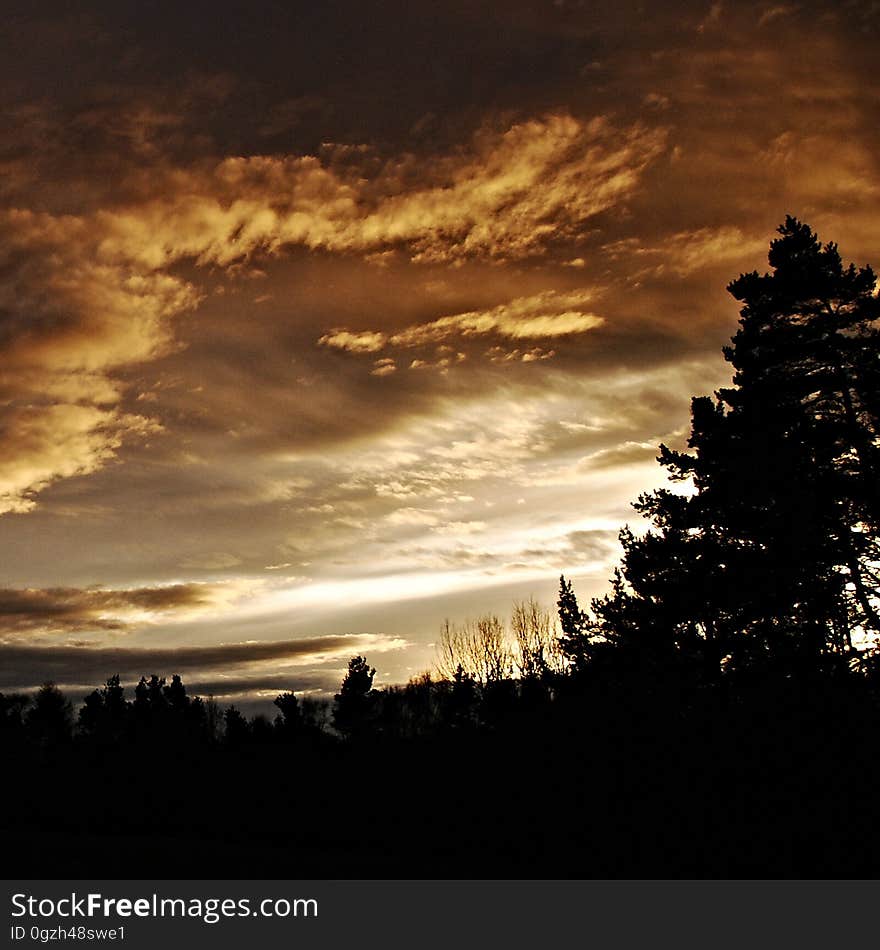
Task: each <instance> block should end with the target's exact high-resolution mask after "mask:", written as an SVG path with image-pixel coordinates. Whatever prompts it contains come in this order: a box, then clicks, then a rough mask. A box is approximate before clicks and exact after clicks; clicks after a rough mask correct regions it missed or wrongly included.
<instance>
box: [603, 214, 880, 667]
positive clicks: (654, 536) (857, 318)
mask: <svg viewBox="0 0 880 950" xmlns="http://www.w3.org/2000/svg"><path fill="white" fill-rule="evenodd" d="M779 233H780V235H781V237H780V238H778V239H777V240H774V241H773V242H772V244H771V248H770V255H769V261H770V264H771V266H772V267H773V269H774V270H773V272H772V273H768V274H764V275H758V274H757V273H751V274H744V275H742V276H741V277H739V278H738V279H737V280H735V281H733V283H731V284H730V286H729V288H728V289H729V290H730V292H731V293H732V294H733V296H734V297H736V298H737V299H738V300H740V301H742V302H743V303H744V306H743V308H742V310H741V320H740V329H739V331H738V332H737V334H736V335H735V336H734V337H733V340H732V345H731V346H729V347H726V348H725V350H724V355H725V358H726V359H727V360H728V361H729V362H730V363H731V364H732V365H733V367H734V369H735V371H736V372H735V375H734V377H733V386H732V387H730V388H727V389H722V390H720V391H719V392H718V393H717V394H716V398H715V399H714V400H713V399H711V398H709V397H699V398H695V399H694V400H693V402H692V410H691V436H690V440H689V442H688V445H689V448H690V449H691V451H690V452H678V451H673V450H671V449H669V448H668V447H666V446H661V448H660V456H659V461H660V462H661V464H663V465H664V466H665V467H666V468H667V469H668V470H669V472H670V475H671V477H672V478H673V479H674V480H679V481H684V480H688V479H689V480H691V481H692V484H693V487H694V489H695V491H694V492H693V493H692V494H681V493H677V492H673V491H671V490H670V489H660V490H658V491H655V492H653V493H651V494H648V495H643V496H642V497H641V498H640V499H639V501H638V502H637V503H636V505H635V508H636V509H637V510H638V511H640V512H641V513H642V514H644V515H645V516H647V517H648V518H650V519H651V521H652V523H653V530H652V531H649V532H648V533H647V534H646V535H645V536H644V537H639V538H637V537H635V536H634V535H633V534H632V532H630V531H628V530H624V531H623V532H622V533H621V542H622V545H623V548H624V556H623V564H622V574H621V577H620V578H618V583H617V584H616V586H615V589H614V590H613V591H612V593H611V594H610V595H609V596H607V597H605V598H603V599H602V600H600V601H596V602H594V608H595V610H596V612H597V615H598V618H599V622H600V627H601V628H602V630H603V632H604V633H605V635H606V637H607V638H608V639H609V640H610V641H612V642H618V643H621V644H624V643H625V644H630V645H631V644H633V643H636V644H638V646H639V650H640V653H639V655H640V658H641V661H642V662H645V661H652V660H656V661H657V662H658V663H660V664H661V665H667V666H668V665H670V664H673V665H675V664H676V663H684V664H688V663H697V662H699V663H700V664H701V666H702V669H703V672H704V675H705V676H706V678H707V680H709V681H717V680H718V679H719V678H720V677H721V675H722V671H723V670H724V669H731V670H753V669H775V670H779V671H783V672H792V671H816V670H818V669H820V668H824V667H828V666H829V665H830V666H832V667H833V666H834V665H835V664H836V665H837V666H838V667H842V666H843V665H845V664H846V662H847V661H848V660H849V658H850V657H851V655H852V653H853V650H854V645H853V637H854V634H855V633H856V632H864V631H866V630H873V631H874V632H878V631H880V623H878V615H877V606H876V605H877V599H876V598H877V593H878V582H877V576H876V563H877V560H878V554H880V550H878V545H877V525H878V519H877V511H878V508H877V477H876V473H877V471H878V469H877V444H878V443H877V439H878V434H880V426H878V414H877V408H878V385H877V384H878V378H880V376H878V373H880V369H878V352H880V348H878V343H880V336H878V329H877V327H876V325H875V321H876V319H877V316H878V313H880V309H878V301H877V298H876V296H874V287H875V278H874V274H873V272H872V271H871V270H870V269H869V268H862V269H856V268H855V267H854V266H853V265H850V266H849V267H847V268H845V267H844V266H843V264H842V263H841V260H840V256H839V254H838V252H837V248H836V246H835V245H834V244H826V245H824V246H823V245H822V244H820V242H819V241H818V239H817V238H816V237H815V235H814V234H813V233H812V231H811V230H810V228H809V227H808V226H807V225H805V224H802V223H800V222H799V221H797V220H796V219H794V218H791V217H789V218H787V219H786V222H785V224H784V225H782V226H781V227H780V228H779Z"/></svg>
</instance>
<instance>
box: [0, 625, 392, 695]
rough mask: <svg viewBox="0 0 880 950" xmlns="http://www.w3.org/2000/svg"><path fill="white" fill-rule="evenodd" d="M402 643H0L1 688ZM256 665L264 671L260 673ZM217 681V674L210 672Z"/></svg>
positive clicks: (240, 668)
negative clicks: (51, 645) (100, 644)
mask: <svg viewBox="0 0 880 950" xmlns="http://www.w3.org/2000/svg"><path fill="white" fill-rule="evenodd" d="M405 643H406V641H404V640H402V639H399V638H392V637H383V636H379V635H375V634H343V635H338V636H325V637H308V638H303V639H301V640H280V641H259V642H245V643H221V644H217V645H213V646H183V647H162V648H158V647H157V648H153V647H78V646H55V647H51V648H48V647H38V646H24V645H19V644H11V643H0V688H2V689H10V688H17V689H21V688H28V687H32V686H34V685H38V684H40V683H42V682H45V681H46V680H53V681H54V682H56V683H59V684H65V683H67V684H71V683H72V684H94V685H98V684H100V683H102V682H103V681H104V680H106V679H107V677H108V676H112V675H114V674H117V673H118V674H119V675H120V677H121V678H122V680H123V681H124V682H129V683H130V682H136V681H137V680H138V679H139V678H140V677H141V676H142V675H147V676H149V675H151V674H152V673H156V674H158V675H169V674H172V673H178V674H181V675H182V676H183V675H184V674H188V673H195V674H198V675H200V676H204V675H205V673H206V671H210V670H214V671H220V670H222V671H224V672H225V673H227V674H229V675H232V676H241V675H242V673H243V672H247V675H248V676H253V675H265V674H266V673H269V672H272V671H273V670H275V671H277V669H278V667H279V666H281V667H284V666H290V667H297V666H302V665H304V664H309V663H321V662H325V661H327V660H331V659H336V658H341V657H346V656H352V655H354V654H356V653H363V652H366V651H369V652H371V653H377V652H384V651H388V650H397V649H400V648H401V647H403V646H405ZM260 664H263V665H265V666H266V669H264V670H260V669H258V668H257V667H259V665H260ZM215 678H216V674H215Z"/></svg>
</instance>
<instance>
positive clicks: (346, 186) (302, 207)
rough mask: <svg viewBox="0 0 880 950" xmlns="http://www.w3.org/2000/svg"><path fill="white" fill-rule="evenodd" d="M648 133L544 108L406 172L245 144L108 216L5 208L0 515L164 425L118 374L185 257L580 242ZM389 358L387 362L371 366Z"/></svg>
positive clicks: (523, 326)
mask: <svg viewBox="0 0 880 950" xmlns="http://www.w3.org/2000/svg"><path fill="white" fill-rule="evenodd" d="M156 121H158V122H159V125H160V126H161V127H163V128H164V127H166V126H167V125H168V123H167V122H165V120H164V119H162V117H161V116H159V117H157V119H156ZM172 125H173V123H172ZM663 143H664V133H663V132H662V131H660V130H650V129H645V128H642V127H640V126H632V127H627V128H618V127H616V126H614V125H613V124H612V123H611V122H610V121H609V120H607V119H605V118H603V117H598V118H594V119H592V120H582V119H577V118H574V117H572V116H570V115H564V114H549V115H546V116H544V117H542V118H538V119H532V120H528V121H524V122H518V123H515V124H513V125H510V126H509V127H508V128H506V129H504V130H502V131H498V130H492V129H483V130H481V131H479V132H478V133H477V135H476V136H475V137H474V139H473V141H472V142H471V145H470V147H469V148H467V149H459V150H457V151H454V152H450V153H449V154H448V155H446V156H442V155H441V156H438V157H436V159H435V160H434V161H432V162H431V163H430V164H429V165H428V166H425V169H424V173H423V174H422V176H421V177H419V176H415V177H413V176H412V174H411V173H410V172H409V170H408V169H410V167H411V166H412V164H413V161H412V156H408V155H405V154H404V155H401V156H398V157H397V158H396V159H392V160H389V161H387V162H385V164H384V165H382V166H381V167H379V168H378V169H376V168H365V167H360V166H359V165H358V163H359V162H360V163H363V162H365V161H367V159H370V160H372V159H371V158H370V156H369V155H367V156H366V157H365V152H364V151H363V150H360V149H353V150H348V151H346V152H345V155H346V159H345V160H346V162H348V163H349V164H348V165H346V164H345V163H344V162H343V163H342V164H340V163H339V162H338V161H336V160H335V158H334V153H333V152H332V151H331V152H330V153H329V157H327V158H326V160H325V159H321V158H318V157H315V156H311V155H286V156H285V155H282V156H262V155H254V156H246V157H230V158H226V159H223V160H221V161H219V162H218V163H217V164H216V165H215V167H214V168H213V170H212V171H206V170H205V169H204V168H203V167H199V168H197V169H182V168H172V167H170V166H168V165H167V164H160V165H159V166H158V167H157V168H156V170H155V180H154V182H152V187H151V189H149V190H147V191H146V192H144V190H143V189H141V193H139V194H136V196H135V197H133V198H132V197H129V199H128V201H127V202H125V203H122V204H118V205H112V206H109V207H105V208H98V209H95V210H91V211H89V210H83V211H81V212H78V213H55V214H52V213H49V212H47V211H37V210H33V209H29V208H17V209H11V210H6V211H3V212H2V213H0V345H2V346H3V351H4V370H5V374H6V375H5V380H4V382H3V383H2V384H0V390H2V391H0V397H2V396H6V397H7V398H8V399H9V400H14V403H13V402H11V401H9V402H7V403H6V406H5V407H3V408H0V432H5V433H9V435H7V436H5V437H4V436H3V435H2V434H0V449H2V448H4V445H3V444H2V443H3V441H4V439H5V442H6V446H5V447H6V448H7V449H8V451H5V452H3V453H2V455H3V457H4V458H5V459H6V461H5V462H4V463H3V465H2V466H0V513H2V512H3V511H14V512H23V511H27V510H30V509H31V508H33V506H34V497H35V495H37V494H38V493H39V492H41V491H43V490H45V489H46V488H47V487H49V486H50V485H52V484H53V483H54V482H56V481H57V480H59V479H63V478H70V477H71V476H74V475H86V474H91V473H93V472H95V471H98V470H99V469H101V468H102V467H104V466H105V465H106V464H107V463H108V462H109V461H110V460H112V459H113V458H114V457H115V456H116V455H117V453H118V451H119V450H120V448H121V447H122V446H123V444H124V443H125V442H126V441H128V440H131V439H143V438H145V437H146V436H148V435H155V434H157V433H158V432H160V427H159V425H158V424H157V423H156V422H155V421H154V420H153V419H151V418H150V417H149V416H146V415H140V414H132V413H125V412H121V411H120V410H119V408H118V406H119V404H120V402H121V400H122V399H123V397H124V394H125V387H124V385H123V383H122V382H121V374H122V372H123V371H125V370H127V369H129V368H130V367H132V366H134V365H136V364H139V363H144V362H146V361H151V360H155V359H157V358H159V357H162V356H165V355H168V354H169V353H171V352H172V351H173V350H174V349H175V348H176V347H177V345H178V344H177V343H176V341H175V333H174V326H173V320H174V318H175V317H178V316H179V315H181V314H182V313H184V312H186V311H188V310H192V309H194V308H195V307H197V306H198V305H199V304H200V302H201V301H202V300H203V299H204V293H203V291H201V290H200V289H199V288H197V287H196V286H195V285H194V283H192V282H191V279H185V278H184V277H182V276H180V273H178V272H172V268H174V267H176V266H178V265H181V264H182V263H184V262H188V263H191V264H195V265H196V266H197V267H201V268H210V267H214V268H220V269H223V270H225V271H226V272H227V273H228V274H229V275H233V274H238V273H246V272H247V269H248V268H251V266H252V265H251V264H250V261H251V259H252V258H253V257H254V256H256V255H263V256H273V255H277V254H279V253H280V252H281V250H282V249H283V248H285V247H294V246H301V247H305V248H308V249H311V250H324V251H329V252H332V253H346V254H350V253H356V254H361V255H375V254H377V253H385V252H386V251H388V250H390V249H393V248H394V247H398V246H399V247H401V248H403V249H404V250H405V251H406V252H407V253H408V254H409V256H410V258H411V259H412V260H414V261H422V262H432V261H433V262H454V261H461V260H464V259H468V258H484V259H490V260H504V259H509V258H523V257H528V256H532V255H541V254H543V253H544V252H545V250H546V247H547V245H548V242H552V241H555V240H557V239H561V238H570V237H572V236H574V235H576V234H578V233H579V232H580V230H581V228H582V227H583V226H584V224H585V223H586V222H587V221H589V220H590V219H591V218H592V217H594V216H595V215H597V214H599V213H600V212H602V211H605V210H607V209H609V208H611V207H613V206H615V205H617V204H619V203H620V202H623V201H625V200H626V199H627V198H628V197H629V196H630V195H631V194H632V193H633V192H634V190H635V189H636V188H637V187H638V185H639V181H640V178H641V175H642V172H643V171H644V169H645V168H646V167H647V165H649V164H650V163H651V162H652V161H653V160H654V159H655V158H656V157H657V156H658V155H659V154H660V152H661V151H662V149H663ZM339 151H340V150H339V149H336V153H337V154H338V153H339ZM352 163H354V164H352ZM144 180H145V181H149V179H144ZM568 298H570V300H568ZM259 299H261V300H263V301H267V302H268V301H271V295H270V294H269V293H263V294H261V295H260V298H259ZM585 299H586V298H585V297H583V296H581V295H578V294H569V295H565V294H563V295H554V294H553V293H552V292H547V293H544V294H541V295H538V296H537V297H535V298H522V299H517V300H514V301H512V302H511V303H509V304H506V305H502V306H500V307H497V308H495V309H494V310H490V311H472V312H467V313H460V314H457V315H454V316H451V317H444V318H440V320H437V321H434V322H433V323H429V324H424V325H421V326H413V327H411V328H409V330H408V331H404V332H403V333H401V334H398V335H396V336H393V337H391V338H390V340H389V338H387V337H386V335H385V334H384V333H383V332H381V331H367V332H354V331H350V330H346V329H338V330H334V331H331V332H330V333H327V334H325V335H324V336H322V337H321V339H320V343H321V344H322V345H324V346H329V347H334V348H337V349H343V350H348V351H350V352H355V353H374V352H378V351H379V350H380V349H381V348H382V347H383V346H384V345H385V344H386V343H388V342H390V343H391V345H393V346H402V347H412V346H419V345H423V344H424V343H426V342H428V341H432V340H433V341H439V340H443V339H445V338H446V337H448V336H450V335H461V336H464V337H468V336H473V335H479V334H486V333H490V332H493V333H496V334H497V335H499V336H504V337H509V338H512V339H538V338H545V337H556V336H562V335H566V334H571V333H579V332H583V331H584V330H586V329H590V328H591V327H594V326H597V325H598V324H599V323H600V322H601V318H599V317H596V316H595V315H593V314H591V313H588V312H585V311H583V310H581V309H578V308H579V307H580V306H581V305H582V304H583V302H584V300H585ZM567 300H568V302H566V301H567ZM441 368H443V367H441ZM395 369H396V364H395V363H394V362H393V361H392V360H390V359H383V360H380V361H377V362H376V363H375V365H374V368H373V370H372V373H373V375H376V376H385V375H389V374H390V373H393V372H394V370H395ZM140 405H142V406H144V407H146V406H149V405H150V403H149V402H148V401H147V400H146V399H145V400H143V401H142V402H141V403H140ZM13 445H15V446H18V445H24V446H25V451H24V452H21V453H19V452H14V451H12V448H13Z"/></svg>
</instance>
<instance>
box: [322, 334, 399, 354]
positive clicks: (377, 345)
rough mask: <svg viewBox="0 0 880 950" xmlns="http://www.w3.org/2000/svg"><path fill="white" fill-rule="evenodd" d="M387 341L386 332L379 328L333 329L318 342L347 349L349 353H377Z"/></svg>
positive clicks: (335, 347) (338, 348) (339, 348)
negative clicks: (355, 331)
mask: <svg viewBox="0 0 880 950" xmlns="http://www.w3.org/2000/svg"><path fill="white" fill-rule="evenodd" d="M386 341H387V337H386V336H385V334H384V333H380V332H379V331H378V330H366V331H364V332H362V333H353V332H352V331H351V330H331V331H330V332H329V333H325V334H324V336H322V337H321V338H320V339H319V340H318V343H320V344H321V346H330V347H333V349H336V350H347V351H348V352H349V353H376V352H378V351H379V350H381V349H382V348H383V347H384V346H385V343H386Z"/></svg>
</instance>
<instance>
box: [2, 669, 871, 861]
mask: <svg viewBox="0 0 880 950" xmlns="http://www.w3.org/2000/svg"><path fill="white" fill-rule="evenodd" d="M643 686H644V684H642V685H640V686H639V688H638V689H636V688H623V687H620V688H616V689H615V690H606V691H604V692H603V693H602V694H594V695H591V696H586V697H585V696H575V695H571V696H564V695H563V696H560V697H557V698H556V699H555V701H553V702H547V701H543V702H541V703H539V704H537V705H535V706H534V707H529V706H528V704H524V703H518V704H517V707H516V708H515V709H512V710H510V715H509V716H508V717H507V718H505V719H500V720H499V721H498V722H496V723H495V725H494V726H492V727H490V728H487V727H484V728H479V729H460V730H457V729H448V730H446V731H440V732H438V733H437V734H434V735H430V736H424V735H421V736H419V737H418V738H417V739H412V740H407V739H405V738H401V737H400V736H396V737H392V736H384V737H383V736H382V735H371V736H370V737H367V738H364V739H362V740H360V741H355V740H352V741H349V742H340V741H339V740H336V739H333V738H331V737H330V736H327V735H318V734H315V735H300V736H297V737H293V738H291V739H290V741H287V742H282V741H280V740H278V739H277V738H273V739H272V740H271V741H269V740H268V739H267V741H265V742H263V743H261V742H258V741H253V740H251V741H249V742H248V743H243V744H241V745H240V746H239V747H237V748H236V747H232V746H230V745H228V744H217V745H213V746H207V745H201V746H192V745H191V744H189V743H188V742H185V741H182V740H181V739H180V737H179V736H178V737H177V738H175V736H174V735H173V734H169V735H166V736H164V737H162V739H161V741H158V740H156V739H155V737H154V739H153V740H152V741H150V742H147V743H144V742H143V741H141V742H138V743H130V742H115V743H112V744H111V743H95V742H88V741H85V740H83V739H80V740H74V741H72V742H69V743H64V744H59V745H56V746H54V747H53V746H44V747H42V748H34V747H33V746H31V745H20V746H18V747H13V748H10V747H7V748H6V750H5V754H4V781H3V793H2V794H3V798H2V835H3V839H4V847H3V852H4V854H5V855H7V857H8V864H7V868H8V871H7V875H11V876H15V877H22V878H24V877H35V878H50V877H51V878H85V877H101V878H158V879H163V878H172V877H174V878H181V877H184V878H230V879H234V878H245V879H248V878H285V879H292V878H331V879H333V878H336V879H344V878H398V879H399V878H609V877H610V878H632V877H661V878H678V877H687V878H707V877H709V878H718V877H722V878H755V877H760V878H765V877H771V878H790V877H797V878H805V877H876V876H877V874H878V870H880V862H878V858H877V854H878V846H880V833H878V830H877V829H878V822H877V819H876V816H875V815H874V811H875V797H876V796H875V793H876V789H877V787H878V786H877V783H878V778H880V766H878V758H877V736H878V735H880V731H878V730H880V705H878V702H877V697H876V696H875V694H874V692H873V690H871V689H870V688H868V687H867V686H864V685H861V684H860V683H859V682H853V681H852V680H846V681H844V682H842V683H840V684H835V683H833V682H832V683H829V682H827V681H824V682H815V683H806V682H804V683H799V684H796V683H792V682H789V683H787V684H785V685H784V686H783V687H780V684H779V683H776V684H774V686H773V689H772V690H768V689H765V688H763V687H761V686H755V687H754V688H752V689H741V690H739V692H737V693H736V694H723V693H721V692H719V691H717V690H706V691H705V692H695V693H692V694H684V693H681V692H680V691H677V690H674V689H666V690H663V691H660V690H655V691H653V692H650V691H648V692H646V691H645V689H644V688H643Z"/></svg>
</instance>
